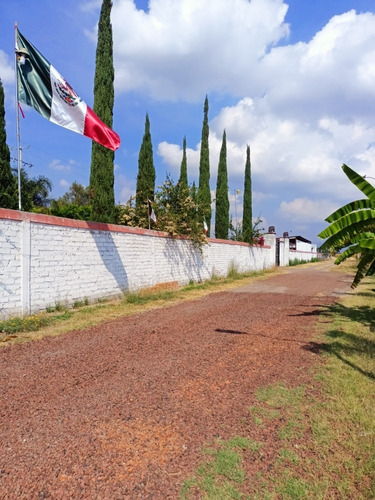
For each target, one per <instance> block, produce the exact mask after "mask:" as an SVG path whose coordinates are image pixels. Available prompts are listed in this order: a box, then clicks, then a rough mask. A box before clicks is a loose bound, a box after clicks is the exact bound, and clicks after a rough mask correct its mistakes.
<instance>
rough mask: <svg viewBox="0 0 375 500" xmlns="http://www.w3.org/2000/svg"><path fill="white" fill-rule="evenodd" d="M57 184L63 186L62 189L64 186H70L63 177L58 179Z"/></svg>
mask: <svg viewBox="0 0 375 500" xmlns="http://www.w3.org/2000/svg"><path fill="white" fill-rule="evenodd" d="M59 185H60V186H61V187H63V188H64V189H66V188H69V187H70V183H69V182H68V181H67V180H65V179H60V181H59Z"/></svg>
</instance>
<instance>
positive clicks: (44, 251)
mask: <svg viewBox="0 0 375 500" xmlns="http://www.w3.org/2000/svg"><path fill="white" fill-rule="evenodd" d="M105 229H106V226H105V225H99V224H94V223H85V222H83V221H71V220H67V219H58V218H55V217H47V216H44V215H43V216H41V215H37V214H25V213H23V212H16V211H11V210H4V209H0V265H1V267H0V318H7V317H9V316H11V315H13V314H19V315H20V314H22V313H25V312H28V313H33V312H37V311H41V310H44V309H46V308H47V307H49V306H54V305H55V304H56V303H64V304H68V305H72V304H73V303H74V302H75V301H77V300H84V299H85V298H88V299H89V301H93V300H96V299H98V298H104V297H113V296H117V295H120V294H122V293H123V291H125V290H130V291H134V290H138V289H141V288H144V287H149V286H153V285H156V284H158V283H165V282H175V281H177V282H178V283H179V284H180V285H182V284H186V283H189V281H191V280H193V281H201V280H206V279H208V278H210V277H211V276H212V275H213V274H217V275H221V276H226V275H227V273H228V270H229V269H230V267H231V265H234V266H235V267H236V269H237V270H238V271H240V272H244V271H249V270H263V269H267V268H270V267H273V266H274V265H275V235H266V246H265V247H264V248H262V247H257V246H249V245H246V244H234V243H230V242H222V241H221V240H209V244H208V245H205V246H204V247H203V250H202V252H200V251H199V248H196V247H194V245H192V244H191V243H190V242H189V241H187V240H184V239H172V238H169V237H166V235H165V234H164V233H157V232H155V231H144V230H143V231H142V230H138V231H137V230H134V229H131V228H124V227H122V226H110V229H111V230H110V231H109V230H105Z"/></svg>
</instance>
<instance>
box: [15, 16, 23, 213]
mask: <svg viewBox="0 0 375 500" xmlns="http://www.w3.org/2000/svg"><path fill="white" fill-rule="evenodd" d="M14 28H15V29H14V33H15V51H14V53H15V58H14V60H15V74H16V108H17V110H16V119H17V152H18V155H17V158H18V210H22V203H21V166H22V148H21V134H20V108H19V102H18V72H17V71H18V70H17V57H18V55H17V48H18V47H17V21H16V22H15V25H14Z"/></svg>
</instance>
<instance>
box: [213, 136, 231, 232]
mask: <svg viewBox="0 0 375 500" xmlns="http://www.w3.org/2000/svg"><path fill="white" fill-rule="evenodd" d="M228 231H229V197H228V169H227V135H226V133H225V130H224V133H223V141H222V144H221V150H220V158H219V166H218V170H217V184H216V213H215V236H216V238H220V239H223V240H226V239H228Z"/></svg>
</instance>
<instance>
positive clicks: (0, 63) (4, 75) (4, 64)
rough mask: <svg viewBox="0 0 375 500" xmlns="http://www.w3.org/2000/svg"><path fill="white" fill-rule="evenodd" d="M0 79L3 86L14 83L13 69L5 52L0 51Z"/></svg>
mask: <svg viewBox="0 0 375 500" xmlns="http://www.w3.org/2000/svg"><path fill="white" fill-rule="evenodd" d="M0 79H1V81H2V83H3V84H11V83H14V69H13V67H12V65H11V64H10V62H9V58H8V56H7V54H6V53H5V52H3V51H2V50H1V49H0Z"/></svg>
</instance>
